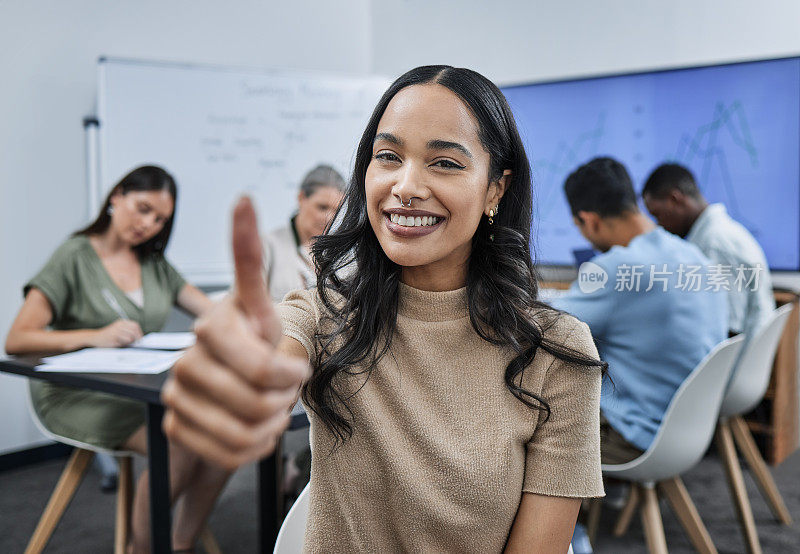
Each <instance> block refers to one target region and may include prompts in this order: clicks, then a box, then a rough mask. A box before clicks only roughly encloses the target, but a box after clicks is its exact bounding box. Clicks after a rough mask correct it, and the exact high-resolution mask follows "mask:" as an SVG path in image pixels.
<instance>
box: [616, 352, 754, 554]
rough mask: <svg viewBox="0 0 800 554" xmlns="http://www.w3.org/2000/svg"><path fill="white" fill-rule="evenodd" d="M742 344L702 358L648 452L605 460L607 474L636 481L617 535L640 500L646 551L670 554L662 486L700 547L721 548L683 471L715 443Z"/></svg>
mask: <svg viewBox="0 0 800 554" xmlns="http://www.w3.org/2000/svg"><path fill="white" fill-rule="evenodd" d="M743 342H744V338H743V337H734V338H732V339H728V340H726V341H723V342H721V343H720V344H718V345H717V346H716V347H715V348H714V349H713V350H712V351H711V352H709V353H708V355H707V356H706V357H705V358H703V360H702V361H701V362H700V363H699V364H698V365H697V367H696V368H695V369H694V370H693V371H692V373H691V374H690V375H689V376H688V377H687V378H686V380H685V381H684V382H683V383H682V384H681V386H680V387H679V388H678V390H677V391H676V392H675V395H674V396H673V397H672V400H671V401H670V403H669V406H668V407H667V411H666V413H665V414H664V419H663V420H662V422H661V426H660V427H659V428H658V432H657V433H656V436H655V439H653V443H652V444H651V445H650V448H648V449H647V451H646V452H645V453H644V454H642V455H641V456H639V457H638V458H636V459H635V460H632V461H630V462H627V463H624V464H614V465H609V464H603V466H602V468H603V473H604V474H605V475H608V476H611V477H615V478H617V479H624V480H626V481H632V482H633V483H632V484H633V486H632V489H631V496H630V497H629V498H628V502H627V504H626V505H625V507H624V508H623V510H622V513H621V514H620V517H619V520H618V521H617V525H616V527H615V529H614V534H615V535H617V536H620V535H622V534H624V532H625V530H626V529H627V527H628V525H629V524H630V520H631V518H632V517H633V514H634V512H635V510H636V508H637V507H638V504H639V501H640V498H641V500H642V502H643V504H642V509H641V516H642V526H643V527H644V531H645V537H646V539H647V545H648V549H649V551H650V552H651V554H666V552H667V542H666V538H665V537H664V526H663V523H662V520H661V512H660V510H659V507H658V497H657V494H656V485H658V488H659V489H660V492H661V493H662V494H663V495H664V496H666V497H667V499H668V500H669V502H670V504H671V505H672V508H673V510H674V511H675V514H676V515H677V516H678V519H679V520H680V522H681V524H682V525H683V528H684V529H685V530H686V532H687V534H688V535H689V539H690V540H691V542H692V544H693V545H694V547H695V548H696V549H697V551H698V552H703V553H716V552H717V551H716V548H715V547H714V543H713V542H712V541H711V537H710V536H709V534H708V531H707V530H706V528H705V525H703V521H702V520H701V519H700V516H699V514H698V513H697V509H696V508H695V506H694V503H693V502H692V499H691V497H690V496H689V493H688V492H687V491H686V487H684V485H683V481H682V480H681V478H680V475H681V474H682V473H684V472H685V471H687V470H688V469H690V468H691V467H693V466H694V465H695V464H697V462H699V461H700V459H701V458H702V456H703V454H704V453H705V451H706V449H707V448H708V445H709V443H710V442H711V437H712V435H713V433H714V428H715V426H716V422H717V418H718V417H719V408H720V405H721V403H722V397H723V394H724V391H725V386H726V384H727V383H728V379H729V377H730V375H731V371H732V370H733V367H734V364H735V363H736V359H737V357H738V355H739V352H740V350H741V348H742V345H743Z"/></svg>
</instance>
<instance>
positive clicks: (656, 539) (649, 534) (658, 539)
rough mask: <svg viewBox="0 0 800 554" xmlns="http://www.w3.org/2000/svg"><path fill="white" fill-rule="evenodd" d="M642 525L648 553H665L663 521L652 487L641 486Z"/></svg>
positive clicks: (665, 540) (665, 543)
mask: <svg viewBox="0 0 800 554" xmlns="http://www.w3.org/2000/svg"><path fill="white" fill-rule="evenodd" d="M642 496H643V497H644V498H643V500H644V503H643V504H642V527H644V536H645V537H646V538H647V549H648V551H649V552H650V554H667V539H666V538H665V537H664V522H663V521H662V520H661V510H660V509H659V507H658V496H657V495H656V490H655V489H654V488H653V487H647V486H642Z"/></svg>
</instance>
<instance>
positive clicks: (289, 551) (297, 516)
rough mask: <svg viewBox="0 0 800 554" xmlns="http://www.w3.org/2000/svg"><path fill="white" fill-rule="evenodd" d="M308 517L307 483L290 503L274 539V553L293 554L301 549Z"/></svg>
mask: <svg viewBox="0 0 800 554" xmlns="http://www.w3.org/2000/svg"><path fill="white" fill-rule="evenodd" d="M307 518H308V485H306V487H305V488H304V489H303V492H301V493H300V496H298V497H297V500H295V501H294V504H292V508H291V509H290V510H289V513H288V514H286V519H284V520H283V525H281V529H280V531H278V538H277V539H276V540H275V549H274V550H273V552H274V553H275V554H295V553H297V552H301V551H302V550H303V538H304V537H305V534H306V519H307Z"/></svg>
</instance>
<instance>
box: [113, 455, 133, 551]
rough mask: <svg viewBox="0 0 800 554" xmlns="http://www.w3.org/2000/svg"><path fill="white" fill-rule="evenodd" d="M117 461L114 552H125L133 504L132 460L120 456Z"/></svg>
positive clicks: (128, 457)
mask: <svg viewBox="0 0 800 554" xmlns="http://www.w3.org/2000/svg"><path fill="white" fill-rule="evenodd" d="M118 461H119V481H118V485H117V522H116V528H115V530H114V554H125V550H126V548H127V546H128V537H129V531H130V522H131V509H132V506H133V467H132V466H133V460H132V459H131V457H130V456H122V457H121V458H119V459H118Z"/></svg>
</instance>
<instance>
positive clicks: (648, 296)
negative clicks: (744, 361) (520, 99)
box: [552, 158, 728, 464]
mask: <svg viewBox="0 0 800 554" xmlns="http://www.w3.org/2000/svg"><path fill="white" fill-rule="evenodd" d="M564 191H565V193H566V196H567V201H568V203H569V205H570V209H571V211H572V215H573V219H574V221H575V224H576V225H577V226H578V228H579V229H580V231H581V234H582V235H583V236H584V237H585V238H586V239H587V240H588V241H589V242H591V243H592V245H594V247H595V248H596V249H597V250H599V251H600V252H602V253H601V254H600V255H598V256H596V257H595V258H593V259H592V260H591V261H589V262H586V263H584V264H583V265H581V268H580V271H579V275H578V280H577V281H576V282H575V283H574V284H573V285H572V287H571V288H570V290H569V292H568V293H567V294H566V295H564V296H561V297H559V298H557V299H555V300H554V301H553V302H552V304H553V306H554V307H556V308H558V309H561V310H564V311H566V312H568V313H570V314H572V315H574V316H575V317H577V318H578V319H580V320H582V321H584V322H586V324H588V325H589V327H590V329H591V331H592V335H593V336H594V339H595V341H596V343H597V348H598V351H599V352H600V356H601V357H602V358H603V359H604V360H605V361H606V362H608V364H609V376H610V377H611V379H610V380H608V379H607V380H606V381H605V382H604V383H603V393H602V396H601V399H600V408H601V412H602V416H603V417H602V418H601V420H602V423H601V441H602V443H601V449H602V458H603V463H611V464H616V463H624V462H627V461H630V460H632V459H634V458H636V457H638V456H639V455H640V454H641V453H642V452H643V451H645V450H647V448H648V447H649V446H650V444H651V443H652V441H653V439H654V438H655V435H656V431H657V430H658V427H659V425H660V424H661V420H662V418H663V417H664V413H665V412H666V409H667V405H668V404H669V402H670V400H671V399H672V396H673V395H674V394H675V391H676V390H677V389H678V387H680V385H681V383H682V382H683V381H684V379H685V378H686V377H687V376H688V375H689V374H690V373H691V372H692V370H693V369H694V368H695V366H696V365H697V364H698V363H699V362H700V361H701V360H702V359H703V357H704V356H705V355H706V354H708V352H710V351H711V349H712V348H713V347H714V346H716V345H717V344H718V343H719V342H721V341H722V340H724V339H725V338H726V337H727V334H728V325H727V321H728V310H727V303H726V295H725V291H724V290H723V289H721V287H720V286H718V284H717V283H714V282H712V279H711V278H710V275H709V274H708V272H707V267H708V264H709V261H708V259H707V258H706V257H705V256H704V255H703V254H702V253H701V252H700V250H698V249H697V247H695V246H694V245H692V244H689V243H688V242H686V241H684V240H682V239H680V238H678V237H676V236H675V235H673V234H671V233H668V232H667V231H665V230H664V229H662V228H660V227H657V226H656V225H655V224H653V222H652V221H651V220H650V219H649V218H648V217H647V216H645V215H644V214H643V213H641V212H640V211H639V208H638V206H637V203H636V193H635V192H634V190H633V186H632V184H631V179H630V176H629V175H628V172H627V171H626V169H625V167H624V166H623V165H622V164H621V163H619V162H617V161H616V160H613V159H611V158H596V159H594V160H592V161H590V162H589V163H587V164H585V165H583V166H581V167H579V168H578V169H577V170H575V172H573V173H572V174H571V175H570V176H569V177H568V178H567V180H566V182H565V184H564Z"/></svg>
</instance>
